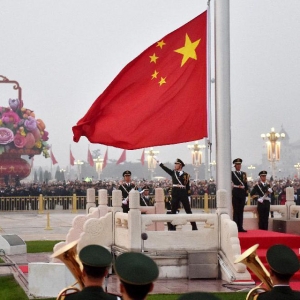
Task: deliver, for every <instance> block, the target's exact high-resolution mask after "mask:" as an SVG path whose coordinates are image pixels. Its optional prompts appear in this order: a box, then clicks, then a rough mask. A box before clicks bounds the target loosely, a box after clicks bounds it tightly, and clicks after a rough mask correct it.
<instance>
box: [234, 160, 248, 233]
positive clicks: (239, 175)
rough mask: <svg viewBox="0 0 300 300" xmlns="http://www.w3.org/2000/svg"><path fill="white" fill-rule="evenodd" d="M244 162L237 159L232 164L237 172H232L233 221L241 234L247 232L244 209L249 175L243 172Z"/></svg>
mask: <svg viewBox="0 0 300 300" xmlns="http://www.w3.org/2000/svg"><path fill="white" fill-rule="evenodd" d="M242 162H243V160H242V159H241V158H236V159H235V160H234V161H233V162H232V163H233V165H234V167H235V171H232V172H231V182H232V208H233V221H234V222H235V223H236V225H237V228H238V231H239V232H247V230H245V229H244V228H243V220H244V207H245V203H246V197H247V194H248V184H247V174H246V173H245V172H242V171H241V166H242Z"/></svg>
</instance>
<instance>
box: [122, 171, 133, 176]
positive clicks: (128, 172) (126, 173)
mask: <svg viewBox="0 0 300 300" xmlns="http://www.w3.org/2000/svg"><path fill="white" fill-rule="evenodd" d="M126 175H127V176H131V172H130V171H129V170H126V171H124V172H123V177H124V176H126Z"/></svg>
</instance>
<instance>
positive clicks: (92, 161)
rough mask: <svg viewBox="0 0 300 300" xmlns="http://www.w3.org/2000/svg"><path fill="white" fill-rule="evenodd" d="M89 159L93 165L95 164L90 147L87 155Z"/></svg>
mask: <svg viewBox="0 0 300 300" xmlns="http://www.w3.org/2000/svg"><path fill="white" fill-rule="evenodd" d="M87 156H88V157H87V159H88V163H89V164H90V166H91V167H93V166H94V160H93V156H92V153H91V151H90V149H88V155H87Z"/></svg>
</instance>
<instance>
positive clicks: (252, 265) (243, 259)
mask: <svg viewBox="0 0 300 300" xmlns="http://www.w3.org/2000/svg"><path fill="white" fill-rule="evenodd" d="M258 246H259V244H256V245H254V246H252V247H250V248H249V249H247V250H246V251H245V252H244V253H243V254H242V255H241V256H240V257H238V258H237V259H236V260H235V262H234V263H235V264H237V263H243V264H244V265H246V267H247V268H249V269H250V270H251V271H252V272H253V273H254V274H255V275H256V276H257V277H258V278H259V279H260V280H261V281H262V283H261V284H259V285H258V286H256V287H254V288H253V289H251V290H250V291H249V293H248V294H247V297H246V300H252V299H256V298H257V296H258V294H260V293H263V292H266V291H269V290H271V289H272V288H273V282H272V280H271V278H270V273H269V272H268V270H267V269H266V268H265V266H264V265H263V264H262V262H261V260H260V259H259V257H258V256H257V254H256V249H257V248H258ZM263 283H264V284H265V287H264V288H262V287H261V285H262V284H263Z"/></svg>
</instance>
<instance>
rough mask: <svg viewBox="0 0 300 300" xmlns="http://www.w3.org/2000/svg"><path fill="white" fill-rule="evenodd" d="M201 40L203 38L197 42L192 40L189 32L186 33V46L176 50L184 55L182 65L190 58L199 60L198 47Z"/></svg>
mask: <svg viewBox="0 0 300 300" xmlns="http://www.w3.org/2000/svg"><path fill="white" fill-rule="evenodd" d="M200 41H201V39H199V40H197V41H195V42H191V40H190V37H189V36H188V34H186V35H185V44H184V46H183V47H182V48H179V49H177V50H174V51H175V52H177V53H180V54H182V55H183V57H182V61H181V67H182V66H183V65H184V64H185V63H186V62H187V60H188V59H189V58H192V59H195V60H197V53H196V48H197V46H198V45H199V43H200Z"/></svg>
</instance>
